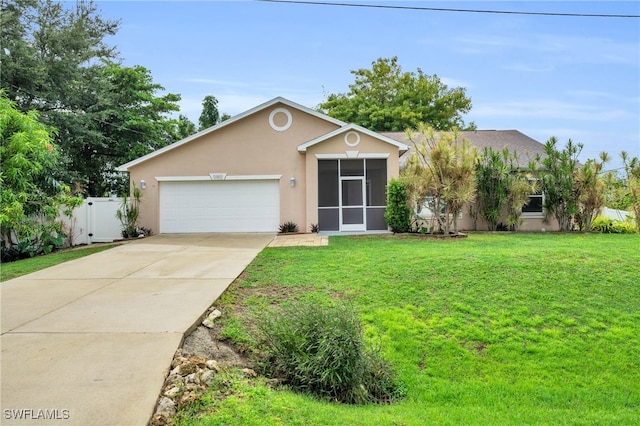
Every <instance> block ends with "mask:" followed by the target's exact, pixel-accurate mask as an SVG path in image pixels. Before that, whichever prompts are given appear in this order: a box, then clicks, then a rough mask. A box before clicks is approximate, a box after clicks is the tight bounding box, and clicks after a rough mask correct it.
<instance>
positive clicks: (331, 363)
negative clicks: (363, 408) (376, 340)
mask: <svg viewBox="0 0 640 426" xmlns="http://www.w3.org/2000/svg"><path fill="white" fill-rule="evenodd" d="M273 314H274V313H270V314H269V315H268V316H265V317H263V318H262V320H261V323H260V324H259V329H260V331H261V335H262V338H263V340H264V345H265V353H266V355H265V358H266V360H265V363H264V367H265V369H266V372H267V373H268V374H270V375H271V376H273V377H277V378H280V379H281V380H283V381H284V382H285V383H286V384H287V385H289V386H291V387H292V388H294V389H296V390H298V391H301V392H305V393H311V394H313V395H316V396H318V397H320V398H323V399H328V400H334V401H339V402H344V403H351V404H352V403H365V402H370V401H387V400H389V399H391V398H392V397H393V396H394V391H395V384H394V381H393V375H392V372H391V368H390V365H389V364H388V363H387V362H385V361H384V360H382V359H381V358H380V357H379V356H378V355H377V353H375V352H372V351H368V350H367V348H366V345H365V342H364V340H363V331H362V325H361V323H360V319H359V317H358V314H357V313H356V312H355V310H354V309H353V306H351V305H349V304H347V303H340V302H337V303H335V304H331V305H322V304H318V303H314V302H311V301H304V302H298V303H296V304H292V305H289V306H287V307H286V308H283V309H282V311H281V312H278V313H277V314H276V315H273Z"/></svg>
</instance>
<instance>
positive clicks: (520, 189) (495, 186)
mask: <svg viewBox="0 0 640 426" xmlns="http://www.w3.org/2000/svg"><path fill="white" fill-rule="evenodd" d="M528 168H529V169H531V168H532V165H529V166H528ZM475 173H476V175H475V176H476V200H475V205H474V206H473V210H474V213H475V214H474V215H473V216H474V221H475V220H476V219H475V218H476V217H477V216H480V217H481V218H482V219H484V221H485V222H487V225H488V228H489V230H490V231H495V230H496V229H497V227H498V224H499V223H500V221H501V220H503V219H504V218H505V215H506V223H507V224H508V225H509V226H510V227H511V229H513V230H517V229H518V227H519V226H520V224H521V223H520V222H521V219H520V218H521V216H522V207H524V206H525V205H526V204H527V203H528V201H529V195H530V194H532V193H533V192H534V190H535V181H534V180H532V179H530V175H529V173H528V172H527V169H526V168H523V167H522V166H521V165H520V163H519V161H518V156H517V154H516V152H515V151H514V152H511V151H509V150H508V149H507V148H504V149H503V150H502V151H496V150H494V149H493V148H491V147H485V149H484V150H483V151H482V154H481V155H480V156H479V157H478V161H477V163H476V166H475Z"/></svg>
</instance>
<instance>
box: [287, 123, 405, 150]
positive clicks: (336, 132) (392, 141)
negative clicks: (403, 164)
mask: <svg viewBox="0 0 640 426" xmlns="http://www.w3.org/2000/svg"><path fill="white" fill-rule="evenodd" d="M353 130H355V131H357V132H360V133H364V134H365V135H369V136H371V137H372V138H375V139H378V140H381V141H382V142H386V143H388V144H391V145H393V146H395V147H397V148H398V150H400V152H401V153H404V152H405V151H407V150H408V149H409V146H408V145H407V144H405V143H404V142H400V141H399V140H397V139H394V138H391V137H388V136H385V135H384V134H382V133H376V132H372V131H371V130H369V129H366V128H364V127H362V126H358V125H357V124H347V125H344V126H342V127H340V128H338V129H336V130H334V131H332V132H329V133H327V134H324V135H322V136H318V137H317V138H315V139H312V140H310V141H309V142H305V143H303V144H301V145H298V152H307V148H309V147H312V146H313V145H316V144H319V143H321V142H324V141H326V140H327V139H330V138H332V137H334V136H337V135H340V134H342V133H347V132H349V131H353Z"/></svg>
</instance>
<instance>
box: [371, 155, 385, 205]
mask: <svg viewBox="0 0 640 426" xmlns="http://www.w3.org/2000/svg"><path fill="white" fill-rule="evenodd" d="M386 189H387V160H367V206H377V207H383V206H386V205H387V195H386Z"/></svg>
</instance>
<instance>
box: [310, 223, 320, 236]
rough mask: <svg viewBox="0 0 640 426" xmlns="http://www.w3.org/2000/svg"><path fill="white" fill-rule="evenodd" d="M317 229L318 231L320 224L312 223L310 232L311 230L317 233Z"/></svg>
mask: <svg viewBox="0 0 640 426" xmlns="http://www.w3.org/2000/svg"><path fill="white" fill-rule="evenodd" d="M319 231H320V225H318V224H317V223H312V224H311V232H313V233H314V234H317V233H318V232H319Z"/></svg>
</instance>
